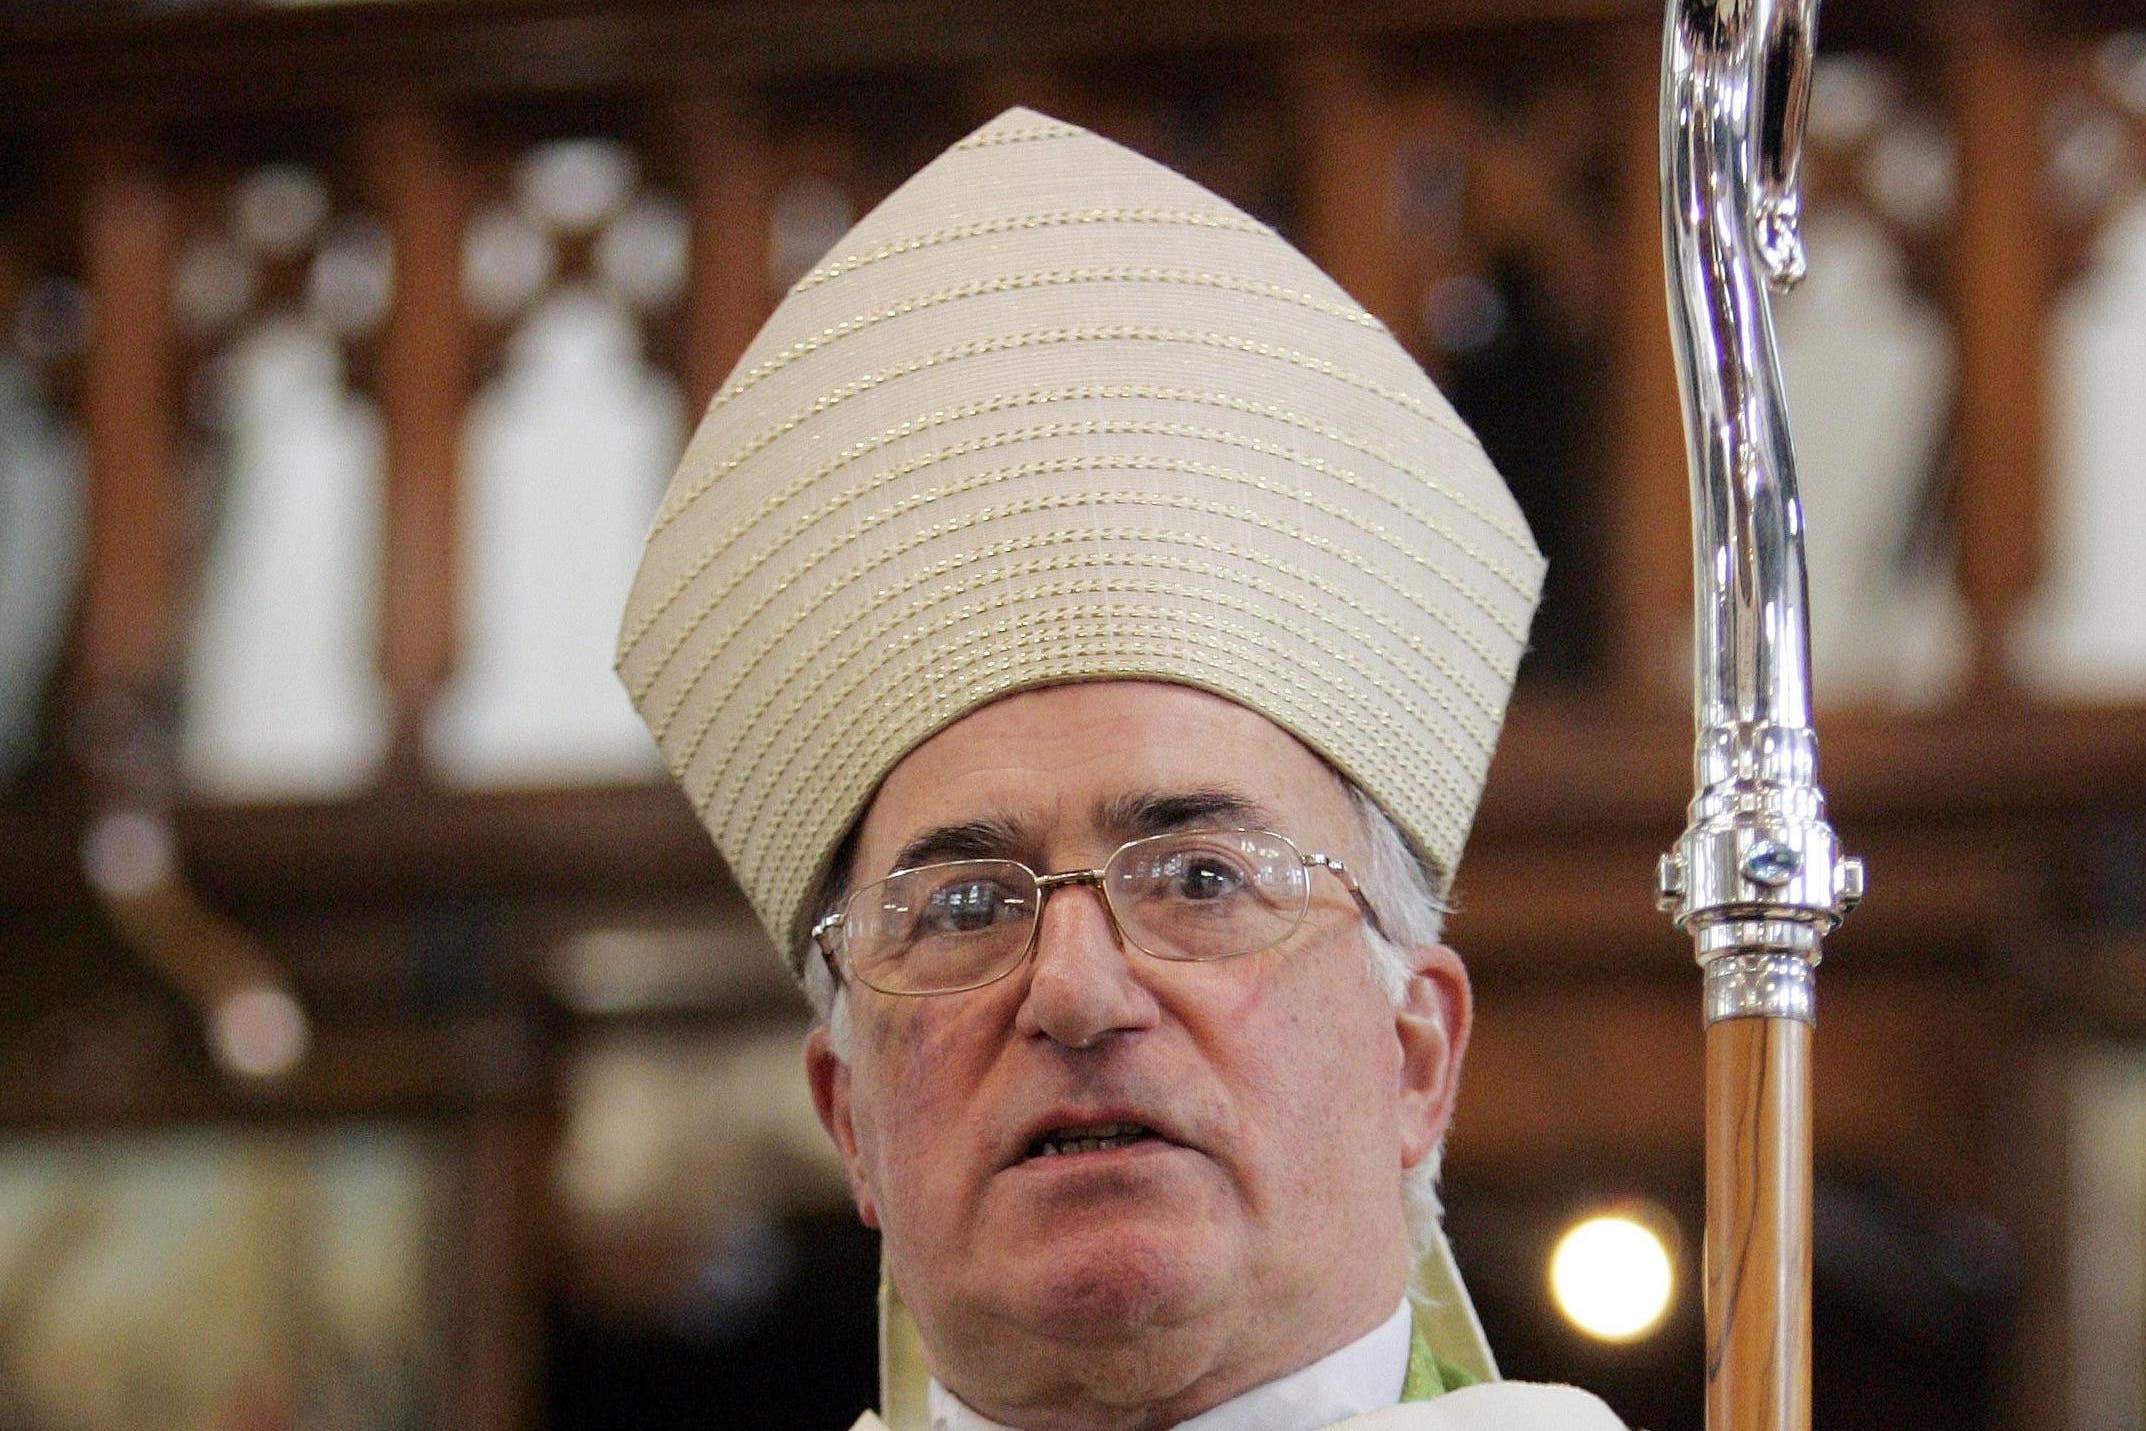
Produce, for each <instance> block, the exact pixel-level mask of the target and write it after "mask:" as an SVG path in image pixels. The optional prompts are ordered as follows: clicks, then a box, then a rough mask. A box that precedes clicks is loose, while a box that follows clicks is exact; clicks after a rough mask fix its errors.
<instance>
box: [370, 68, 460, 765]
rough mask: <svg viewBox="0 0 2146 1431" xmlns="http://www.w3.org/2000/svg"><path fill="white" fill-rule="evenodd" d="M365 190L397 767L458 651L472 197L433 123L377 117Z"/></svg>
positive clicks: (411, 112) (387, 666) (384, 662)
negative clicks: (383, 300)
mask: <svg viewBox="0 0 2146 1431" xmlns="http://www.w3.org/2000/svg"><path fill="white" fill-rule="evenodd" d="M359 147H360V152H361V155H362V158H363V163H364V167H365V171H366V177H367V180H368V185H369V187H370V188H371V190H372V191H373V195H374V197H375V198H376V200H377V202H378V203H379V204H380V206H381V209H382V211H383V212H384V213H385V215H386V217H387V225H388V229H389V231H390V233H391V234H392V235H393V238H394V243H395V288H394V296H393V299H392V301H391V303H390V306H389V310H388V318H387V331H386V333H385V335H384V337H383V340H382V344H381V353H380V402H381V406H382V408H383V409H384V415H385V418H386V426H387V465H388V472H387V487H388V503H387V514H386V533H387V549H386V554H385V561H386V571H385V583H384V600H383V611H382V615H383V621H382V649H381V668H382V671H383V673H384V674H385V676H386V678H387V683H388V688H389V690H390V691H392V692H393V695H394V701H395V715H396V731H397V739H396V750H397V761H398V764H400V765H402V766H403V767H404V768H411V767H414V764H415V761H416V756H415V751H416V747H417V744H418V731H419V728H420V726H421V724H422V722H423V719H424V714H425V711H426V709H427V708H428V707H429V706H430V704H431V701H432V696H433V693H434V692H435V691H436V690H438V688H439V686H440V683H441V682H442V681H443V680H445V679H446V675H447V670H448V666H449V664H450V663H451V662H452V661H453V659H454V646H455V509H456V503H457V497H456V480H455V479H456V473H457V470H458V467H459V463H460V460H461V441H462V418H463V411H464V408H465V406H466V405H467V402H468V399H469V387H470V366H471V358H470V352H471V336H470V325H469V320H468V317H467V316H466V315H465V313H464V312H463V308H462V296H461V277H462V220H463V215H464V213H465V211H466V209H467V205H468V200H467V196H466V193H465V189H464V184H463V181H462V178H461V175H460V173H459V170H458V167H457V164H456V161H455V157H454V151H453V147H452V142H451V138H450V136H449V135H448V134H447V133H446V132H445V130H444V127H443V125H442V123H441V121H440V120H439V118H438V117H437V116H435V115H433V114H431V113H429V112H427V111H426V110H424V109H422V108H416V107H410V108H403V109H398V110H395V111H392V112H387V113H381V114H376V115H374V116H372V117H371V118H370V119H369V120H368V121H367V122H366V124H365V125H364V127H363V129H362V131H361V135H360V141H359Z"/></svg>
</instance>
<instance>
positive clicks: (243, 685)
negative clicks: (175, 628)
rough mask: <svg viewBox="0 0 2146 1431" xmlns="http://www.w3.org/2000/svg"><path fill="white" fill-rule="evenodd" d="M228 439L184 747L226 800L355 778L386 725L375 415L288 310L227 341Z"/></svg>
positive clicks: (385, 736) (338, 785)
mask: <svg viewBox="0 0 2146 1431" xmlns="http://www.w3.org/2000/svg"><path fill="white" fill-rule="evenodd" d="M224 373H225V377H224V383H223V388H222V391H221V393H220V400H221V404H222V407H223V410H224V414H225V422H226V432H227V437H228V441H229V449H228V463H227V466H226V469H225V485H224V490H223V493H222V498H221V503H220V512H219V520H218V524H217V531H216V536H215V538H214V541H213V544H212V546H211V549H210V553H209V559H208V563H207V566H206V568H205V570H204V572H203V577H202V584H201V590H200V597H199V601H198V603H197V606H196V611H195V622H194V629H193V632H192V639H191V641H190V642H189V643H188V648H187V659H186V697H185V713H184V717H183V721H182V725H181V731H180V761H181V765H182V768H183V770H184V773H185V775H186V778H187V780H188V782H189V783H190V784H191V785H192V786H193V787H194V788H195V789H197V790H199V791H202V792H203V793H206V794H209V795H211V796H215V797H219V798H226V799H273V798H289V797H293V796H299V797H329V796H336V795H344V794H348V793H350V792H352V791H354V790H357V789H360V788H362V787H364V786H365V785H366V784H367V783H369V782H370V781H371V780H372V779H373V777H374V776H375V775H376V774H377V773H378V771H379V769H380V766H381V763H382V761H383V760H384V758H385V755H386V751H387V746H388V740H389V735H390V731H391V727H392V717H391V713H390V703H389V700H388V697H387V692H386V688H385V685H384V683H383V682H382V681H381V679H380V675H379V625H380V595H381V581H380V571H381V528H380V514H381V508H382V503H383V500H384V495H385V494H384V491H383V480H382V472H383V465H382V450H381V435H380V424H379V419H378V415H377V414H376V413H375V411H374V409H373V407H372V405H371V404H370V403H368V402H366V401H364V400H362V399H359V398H356V397H353V396H352V395H351V394H350V393H349V392H348V391H347V389H346V385H345V377H344V370H343V357H342V349H341V347H340V345H339V344H338V343H337V342H336V340H335V339H334V338H333V337H332V336H331V335H330V334H329V333H327V332H326V331H325V330H324V329H322V328H321V327H319V326H318V325H316V324H314V323H311V322H309V321H307V320H304V319H301V318H297V317H292V316H282V317H273V318H269V319H266V320H264V321H262V322H261V323H259V324H258V325H256V326H255V327H254V328H253V329H252V330H250V331H249V332H247V333H245V334H244V335H243V336H241V337H240V338H239V339H238V340H237V342H236V343H235V344H234V345H233V346H232V348H231V349H230V351H229V352H228V353H227V355H226V366H225V369H224Z"/></svg>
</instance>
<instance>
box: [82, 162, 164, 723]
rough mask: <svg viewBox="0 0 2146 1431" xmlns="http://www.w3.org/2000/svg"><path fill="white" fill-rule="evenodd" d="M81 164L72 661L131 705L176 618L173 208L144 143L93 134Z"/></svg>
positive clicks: (154, 671)
mask: <svg viewBox="0 0 2146 1431" xmlns="http://www.w3.org/2000/svg"><path fill="white" fill-rule="evenodd" d="M83 164H84V167H85V169H86V171H87V173H88V175H89V179H88V182H87V185H86V193H85V199H84V217H83V222H84V228H85V232H84V235H83V250H84V268H85V270H86V275H87V279H88V284H89V297H90V309H91V321H90V333H89V351H88V356H87V361H86V363H85V368H84V380H83V394H82V408H83V418H84V422H85V424H86V425H87V428H88V433H87V437H88V445H89V474H90V539H89V560H88V572H87V575H86V577H85V580H84V585H83V597H82V620H81V627H80V634H79V644H78V647H77V651H76V662H75V664H76V670H77V673H78V676H79V679H80V681H81V684H82V686H83V687H84V688H85V689H86V690H87V691H88V692H90V693H92V694H93V695H94V696H96V697H99V698H101V697H105V696H113V697H116V698H118V699H120V700H122V701H126V700H130V699H133V698H138V697H140V696H141V695H142V694H143V693H144V692H146V691H147V690H148V689H149V688H150V687H151V686H152V685H153V684H155V682H156V680H157V678H158V677H159V676H160V675H162V674H163V672H164V669H165V666H166V663H167V662H168V660H169V658H170V655H171V642H172V637H173V633H174V627H175V625H176V623H177V619H178V612H177V609H176V607H177V601H178V595H179V582H178V564H179V559H180V554H179V550H178V530H177V524H178V507H179V496H178V478H177V472H176V470H175V468H174V461H173V456H174V454H173V435H172V410H173V406H174V404H173V398H174V395H175V394H174V388H173V372H174V369H173V363H174V356H173V348H174V344H173V332H172V318H171V307H170V304H169V302H168V301H167V296H168V294H169V292H170V279H171V244H172V209H171V198H170V195H169V193H168V192H167V190H166V188H165V185H164V183H163V181H162V180H161V179H160V178H159V177H158V176H157V174H156V172H155V169H154V167H153V164H154V161H153V159H152V157H151V156H150V155H149V154H148V153H147V151H146V150H144V149H142V148H140V147H138V146H135V145H131V144H127V143H124V142H120V141H106V142H101V143H97V144H94V145H92V146H91V147H90V148H89V149H88V150H87V152H86V153H85V155H84V157H83Z"/></svg>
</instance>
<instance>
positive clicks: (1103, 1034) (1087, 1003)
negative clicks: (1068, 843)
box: [1015, 884, 1160, 1048]
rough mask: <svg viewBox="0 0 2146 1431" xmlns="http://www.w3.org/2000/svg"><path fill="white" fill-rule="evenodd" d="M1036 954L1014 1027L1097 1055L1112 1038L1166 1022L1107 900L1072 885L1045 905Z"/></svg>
mask: <svg viewBox="0 0 2146 1431" xmlns="http://www.w3.org/2000/svg"><path fill="white" fill-rule="evenodd" d="M1038 921H1039V922H1038V925H1037V929H1036V950H1035V954H1034V955H1033V958H1032V963H1031V966H1030V968H1029V975H1028V992H1027V994H1026V996H1025V997H1024V998H1023V999H1022V1001H1021V1008H1020V1012H1019V1014H1018V1015H1017V1016H1016V1019H1015V1027H1016V1028H1017V1029H1018V1030H1019V1031H1020V1032H1022V1033H1025V1034H1041V1035H1042V1036H1044V1037H1045V1038H1048V1039H1050V1040H1052V1041H1053V1042H1055V1043H1059V1044H1063V1045H1064V1046H1066V1047H1067V1048H1092V1047H1093V1046H1095V1044H1097V1043H1098V1042H1100V1041H1101V1040H1103V1039H1104V1038H1107V1037H1109V1036H1110V1035H1111V1034H1114V1033H1124V1032H1130V1031H1132V1030H1135V1029H1141V1028H1148V1027H1151V1026H1152V1025H1153V1024H1154V1023H1155V1022H1156V1020H1157V1019H1158V1017H1159V1015H1160V1008H1159V1006H1158V1005H1157V1004H1156V1002H1155V996H1154V994H1153V993H1152V992H1151V991H1150V990H1149V989H1148V987H1147V985H1146V984H1145V983H1143V982H1142V981H1141V979H1140V977H1139V971H1138V970H1137V969H1136V968H1135V967H1134V962H1133V961H1135V960H1138V959H1140V958H1142V957H1143V956H1142V955H1141V954H1140V953H1139V952H1138V951H1136V950H1134V949H1132V948H1130V947H1128V946H1126V945H1125V944H1124V943H1123V942H1122V940H1121V936H1120V933H1119V930H1118V927H1117V923H1116V921H1115V920H1113V919H1112V917H1111V914H1110V910H1109V907H1108V906H1107V905H1106V904H1105V903H1104V902H1103V892H1102V891H1101V890H1100V889H1097V888H1096V887H1095V886H1093V885H1078V884H1066V885H1060V886H1058V887H1057V888H1056V889H1053V890H1051V891H1050V892H1049V894H1048V895H1047V896H1046V897H1045V899H1044V903H1043V911H1042V913H1041V914H1040V915H1039V916H1038Z"/></svg>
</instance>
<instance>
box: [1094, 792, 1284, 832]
mask: <svg viewBox="0 0 2146 1431" xmlns="http://www.w3.org/2000/svg"><path fill="white" fill-rule="evenodd" d="M1095 823H1096V827H1097V828H1098V829H1101V830H1105V831H1107V832H1109V833H1111V834H1114V835H1117V836H1118V837H1120V838H1121V839H1128V840H1129V839H1137V838H1138V837H1140V836H1142V835H1160V834H1162V833H1164V832H1165V831H1168V830H1183V829H1188V828H1192V827H1196V826H1202V825H1213V826H1239V825H1247V826H1257V827H1259V828H1261V829H1271V828H1272V827H1273V826H1274V824H1275V823H1276V821H1275V816H1274V812H1273V811H1272V810H1270V809H1269V808H1267V806H1265V805H1263V804H1261V803H1260V802H1259V801H1257V800H1255V799H1253V798H1252V797H1251V796H1250V795H1247V794H1244V793H1243V792H1241V791H1237V790H1230V789H1226V788H1224V787H1222V786H1219V785H1208V786H1201V787H1199V788H1198V789H1193V790H1136V791H1132V792H1130V793H1128V794H1124V795H1119V796H1115V797H1113V798H1112V799H1109V800H1105V801H1103V802H1102V803H1101V804H1099V805H1098V806H1097V807H1096V810H1095Z"/></svg>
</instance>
